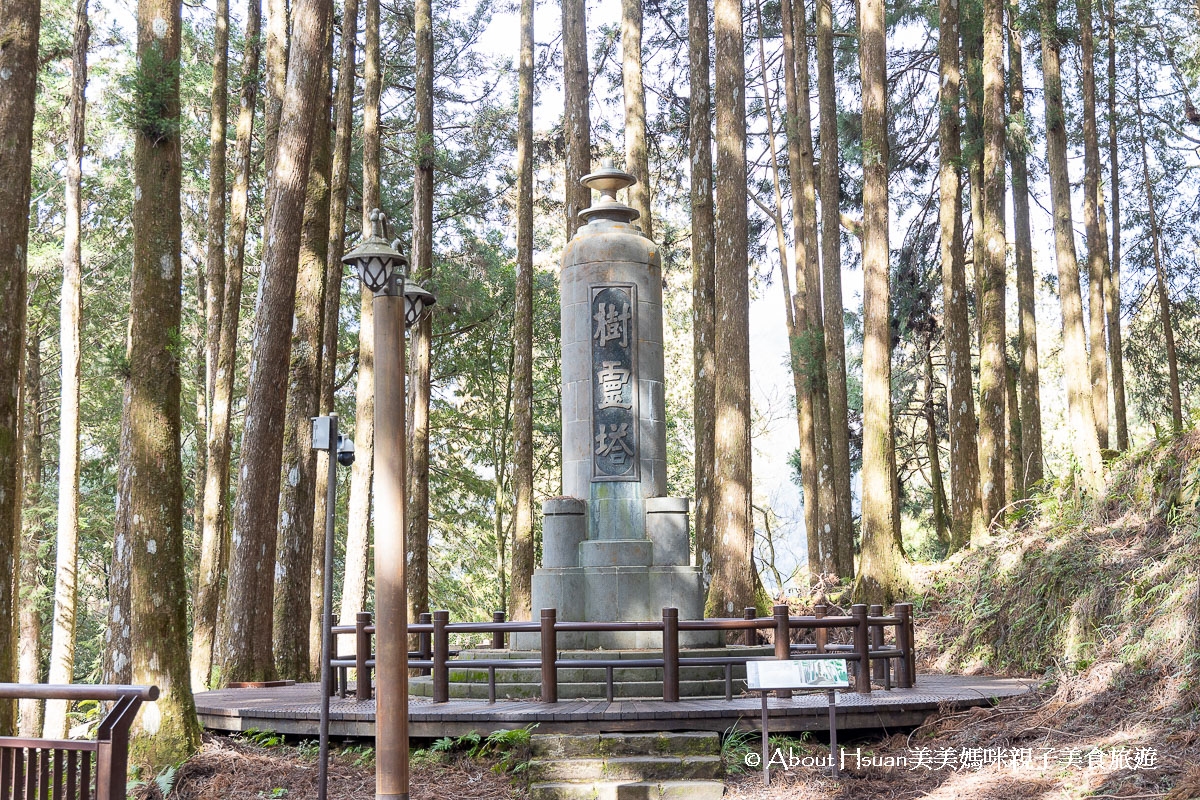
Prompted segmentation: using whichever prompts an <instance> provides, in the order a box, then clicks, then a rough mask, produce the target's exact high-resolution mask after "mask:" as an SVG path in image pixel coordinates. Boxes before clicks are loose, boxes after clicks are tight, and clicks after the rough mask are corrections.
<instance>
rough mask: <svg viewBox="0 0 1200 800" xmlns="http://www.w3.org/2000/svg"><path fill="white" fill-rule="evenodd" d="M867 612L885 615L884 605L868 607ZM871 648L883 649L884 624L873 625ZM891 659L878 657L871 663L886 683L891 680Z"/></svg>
mask: <svg viewBox="0 0 1200 800" xmlns="http://www.w3.org/2000/svg"><path fill="white" fill-rule="evenodd" d="M867 613H868V614H870V615H871V616H872V617H882V616H883V606H881V605H873V606H871V607H870V608H868V609H867ZM871 649H872V650H882V649H883V625H875V624H872V625H871ZM890 661H891V660H890V659H887V658H877V659H874V660H873V663H872V664H871V673H872V674H873V675H874V676H875V677H876V678H877V679H878V680H880V681H882V682H883V683H884V684H885V685H887V684H889V683H890V680H889V677H888V664H889V663H890Z"/></svg>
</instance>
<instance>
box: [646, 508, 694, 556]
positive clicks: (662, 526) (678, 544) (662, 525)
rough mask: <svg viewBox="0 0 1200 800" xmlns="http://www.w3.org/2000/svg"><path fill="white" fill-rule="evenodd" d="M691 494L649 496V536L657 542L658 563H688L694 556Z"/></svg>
mask: <svg viewBox="0 0 1200 800" xmlns="http://www.w3.org/2000/svg"><path fill="white" fill-rule="evenodd" d="M687 508H688V498H686V497H648V498H646V538H647V539H649V540H650V541H651V542H653V543H654V565H655V566H676V567H683V566H688V565H689V564H690V563H691V560H692V548H691V538H690V536H689V535H688V512H687Z"/></svg>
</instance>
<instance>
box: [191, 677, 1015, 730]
mask: <svg viewBox="0 0 1200 800" xmlns="http://www.w3.org/2000/svg"><path fill="white" fill-rule="evenodd" d="M1034 686H1035V683H1034V682H1033V681H1030V680H1022V679H1019V678H995V677H986V676H964V675H920V676H918V678H917V685H916V686H915V687H913V688H912V689H892V690H891V691H884V690H883V689H875V690H874V691H873V692H871V693H870V694H869V695H860V694H856V693H853V692H839V693H838V727H839V729H852V728H891V727H900V726H906V725H919V724H921V722H922V721H924V719H925V717H926V716H927V715H928V714H929V713H930V712H932V711H935V710H937V709H938V708H939V707H949V708H967V707H971V706H980V705H989V704H991V703H993V702H995V701H996V700H998V699H1000V698H1004V697H1012V696H1015V695H1019V694H1024V693H1025V692H1028V691H1030V690H1032V689H1033V688H1034ZM320 708H321V707H320V696H319V694H318V691H317V684H315V683H306V684H297V685H295V686H281V687H276V688H266V689H223V690H220V691H215V692H202V693H200V694H197V695H196V711H197V712H198V713H199V715H200V722H201V723H202V724H203V725H204V726H205V727H206V728H208V729H209V730H213V731H245V730H250V729H258V730H273V731H277V732H279V733H286V734H294V735H301V736H315V735H317V732H318V728H317V725H318V721H319V719H320ZM330 708H331V711H330V719H331V723H330V732H331V733H332V735H334V736H338V737H353V736H374V735H375V703H374V701H367V702H362V703H359V702H356V701H355V700H354V698H353V697H352V696H349V697H346V698H345V699H339V698H337V697H334V698H332V702H331V707H330ZM761 708H762V705H761V700H759V698H758V695H746V696H742V697H735V698H734V699H733V700H732V701H731V702H727V701H726V700H725V699H724V698H717V699H711V700H710V699H696V700H681V701H680V702H678V703H666V702H663V701H661V700H636V701H632V700H619V701H617V702H613V703H608V702H605V701H603V700H598V701H597V700H564V701H561V702H558V703H540V702H536V701H528V700H499V701H497V702H496V703H495V704H489V703H488V702H487V701H486V700H452V701H450V702H449V703H433V702H431V701H430V700H428V699H426V698H413V699H412V700H411V701H410V703H409V718H410V726H411V729H410V732H411V735H412V736H414V737H437V736H458V735H461V734H463V733H466V732H468V731H472V730H473V731H478V732H480V733H484V734H486V733H490V732H492V731H495V730H507V729H513V728H520V727H524V726H526V725H530V724H533V723H537V725H538V731H539V732H541V733H548V732H549V733H553V732H577V733H588V732H597V731H638V730H642V731H661V730H709V731H724V730H726V729H728V728H730V727H731V726H734V725H738V726H741V727H744V728H750V729H757V727H758V719H759V715H760V713H761ZM767 713H768V715H769V716H770V717H771V729H772V730H778V731H781V732H783V731H806V730H825V729H827V728H828V726H829V720H828V705H827V701H826V698H825V694H824V693H823V692H822V693H819V694H797V695H796V696H795V697H794V698H793V699H791V700H777V699H774V698H772V699H771V700H769V701H768V712H767Z"/></svg>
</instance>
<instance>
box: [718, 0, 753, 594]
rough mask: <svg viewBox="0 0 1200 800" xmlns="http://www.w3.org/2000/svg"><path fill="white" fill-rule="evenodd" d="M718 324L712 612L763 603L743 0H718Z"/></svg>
mask: <svg viewBox="0 0 1200 800" xmlns="http://www.w3.org/2000/svg"><path fill="white" fill-rule="evenodd" d="M713 11H714V26H713V46H714V49H715V56H716V63H717V64H720V65H721V68H720V69H718V70H717V72H716V81H715V86H714V88H715V90H716V91H715V98H716V126H715V128H714V130H715V131H716V143H717V155H716V164H715V169H714V185H715V186H716V208H715V211H716V221H715V226H714V230H715V233H716V248H715V252H714V264H713V272H714V281H713V290H714V292H713V294H714V298H715V303H714V306H715V318H716V319H718V320H720V321H721V324H720V325H717V326H716V335H715V340H716V341H715V345H716V348H715V349H716V353H715V363H716V372H715V376H714V384H715V385H714V396H715V399H716V409H715V419H714V430H715V439H714V445H713V446H714V454H715V458H714V461H715V464H716V468H715V471H714V483H715V485H714V487H713V489H714V499H713V524H714V527H715V530H716V531H717V538H716V541H715V542H714V548H713V553H714V558H713V576H712V583H711V584H710V585H709V590H708V601H707V605H706V613H705V615H706V616H728V615H732V614H733V613H734V612H735V611H737V610H738V609H741V608H745V607H746V606H752V605H755V602H754V601H755V591H754V590H755V586H756V584H757V582H756V580H755V574H754V518H753V516H752V512H751V508H750V503H751V491H752V489H751V487H752V483H751V473H750V453H751V448H750V359H749V356H750V354H749V349H750V347H749V345H750V288H749V282H748V279H747V274H746V257H747V255H746V227H747V226H746V67H745V62H744V60H743V54H744V52H745V42H744V39H743V35H742V2H741V0H715V2H714V4H713Z"/></svg>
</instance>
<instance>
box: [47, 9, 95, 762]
mask: <svg viewBox="0 0 1200 800" xmlns="http://www.w3.org/2000/svg"><path fill="white" fill-rule="evenodd" d="M89 34H90V29H89V27H88V7H87V0H77V2H76V4H75V32H74V36H73V41H72V45H71V124H70V127H69V128H68V129H67V188H66V207H65V208H66V226H65V230H64V232H63V282H62V299H61V302H60V305H59V323H58V329H59V330H58V337H59V351H60V353H61V354H62V402H61V408H60V411H59V428H58V533H57V542H56V544H55V564H54V630H53V631H52V632H51V636H50V674H49V681H50V683H72V682H73V681H74V679H75V595H76V588H77V586H78V577H77V574H76V568H77V566H78V561H79V330H80V311H81V307H82V306H83V292H82V281H81V278H80V275H81V273H82V271H83V253H82V247H81V244H80V220H81V218H82V214H83V199H82V196H81V187H82V182H83V143H84V127H83V123H84V112H85V110H86V100H85V99H84V90H85V89H86V87H87V48H88V36H89ZM44 735H45V736H46V737H47V738H49V739H63V738H66V735H67V703H66V701H63V700H50V701H48V702H47V703H46V727H45V733H44Z"/></svg>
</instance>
